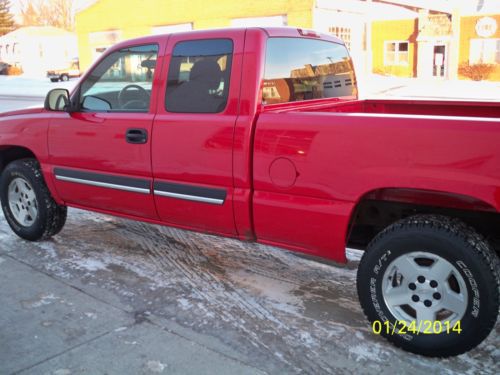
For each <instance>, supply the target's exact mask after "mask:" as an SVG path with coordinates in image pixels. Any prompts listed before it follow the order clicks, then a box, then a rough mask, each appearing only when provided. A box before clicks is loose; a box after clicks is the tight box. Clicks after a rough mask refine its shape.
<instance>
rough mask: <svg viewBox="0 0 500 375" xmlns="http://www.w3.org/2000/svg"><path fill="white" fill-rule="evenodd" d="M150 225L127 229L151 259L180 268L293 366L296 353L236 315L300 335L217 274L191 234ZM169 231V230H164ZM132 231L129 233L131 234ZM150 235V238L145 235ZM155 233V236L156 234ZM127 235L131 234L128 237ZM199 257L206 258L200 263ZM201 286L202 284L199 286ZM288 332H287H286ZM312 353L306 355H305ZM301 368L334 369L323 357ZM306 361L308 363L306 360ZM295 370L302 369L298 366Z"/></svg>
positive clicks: (201, 292)
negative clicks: (271, 343) (272, 343)
mask: <svg viewBox="0 0 500 375" xmlns="http://www.w3.org/2000/svg"><path fill="white" fill-rule="evenodd" d="M158 229H159V228H154V229H153V231H152V228H151V226H150V225H147V224H143V223H139V222H135V223H130V226H129V227H128V229H127V230H128V231H132V232H133V233H134V234H135V237H134V238H135V240H138V242H139V244H140V245H141V247H142V248H143V249H144V250H146V251H147V252H148V255H149V257H150V259H151V260H152V261H153V262H155V263H156V264H157V265H158V266H159V267H165V266H167V267H166V268H167V269H166V270H164V272H165V274H166V275H168V272H169V268H170V267H169V266H171V265H173V266H174V267H175V268H176V269H177V270H180V271H181V273H182V274H183V275H184V276H185V277H186V279H187V281H188V282H189V283H190V285H191V286H192V288H193V291H194V292H195V295H197V296H201V297H202V298H203V299H204V301H205V303H207V304H209V305H210V308H212V309H216V310H217V315H222V316H223V317H224V318H225V319H226V320H227V321H228V322H233V323H234V324H235V325H236V326H238V328H239V329H240V330H242V331H244V333H245V334H247V335H250V336H251V337H252V338H253V340H252V345H254V346H255V345H258V346H259V347H264V348H265V349H266V350H267V351H269V352H270V353H271V354H273V355H274V356H275V357H277V358H279V359H280V360H281V361H283V362H285V363H286V364H288V365H292V363H293V362H291V361H293V360H294V359H296V358H295V355H294V353H292V352H291V351H289V348H288V347H285V348H283V350H282V352H284V353H281V355H276V354H275V353H274V351H272V350H271V348H270V347H269V346H268V345H266V344H265V343H264V342H263V341H264V339H263V338H262V337H259V335H258V334H257V332H254V331H253V330H251V329H249V328H247V327H246V326H245V325H243V324H241V323H240V322H239V321H238V319H237V318H235V316H237V317H238V318H240V319H241V317H242V316H247V317H246V319H245V321H248V320H255V319H257V320H258V321H259V327H260V328H262V325H263V324H264V327H265V329H264V331H266V334H268V333H272V334H274V335H276V336H277V337H280V336H281V337H283V338H284V339H285V341H286V342H288V343H292V344H293V343H294V342H300V341H301V339H302V338H301V337H300V334H297V333H296V332H294V330H292V329H290V328H289V327H287V325H286V324H285V323H283V322H282V321H281V320H280V319H279V318H278V317H276V316H275V315H274V314H273V313H272V312H271V311H269V310H268V309H266V308H264V307H263V306H262V305H260V304H259V303H257V301H255V299H254V298H253V297H252V296H249V295H246V294H245V293H244V292H241V291H238V288H237V287H236V286H235V285H233V284H232V283H231V281H230V280H229V279H228V278H227V277H224V275H221V274H216V273H214V269H215V270H217V268H218V267H213V264H212V263H213V262H212V261H211V260H210V258H208V257H206V256H204V255H203V250H202V248H201V246H200V245H198V243H195V242H194V241H193V240H191V238H192V236H190V235H187V236H186V235H184V233H183V232H181V231H178V230H169V229H168V228H167V230H158ZM165 232H167V233H165ZM128 234H129V233H128ZM145 234H146V235H147V237H146V236H145ZM153 234H154V235H153ZM190 237H191V238H190ZM127 238H128V236H127ZM200 260H203V261H202V262H200ZM200 286H202V287H201V288H200ZM228 301H229V302H230V303H231V305H232V307H233V308H236V309H238V311H237V313H236V314H234V313H230V312H229V311H228V308H227V304H228ZM284 332H286V334H285V335H283V333H284ZM309 356H310V355H309V354H307V355H306V357H309ZM301 362H302V363H301V368H302V369H303V370H304V369H306V368H305V366H304V365H307V371H308V372H309V371H311V372H314V373H321V372H329V371H331V370H332V369H331V368H330V366H329V365H328V364H327V363H324V362H323V361H322V360H321V358H320V357H318V356H314V358H307V360H306V361H304V358H303V359H302V361H301ZM304 362H305V363H304ZM293 367H295V369H296V370H299V369H298V368H297V367H296V366H293Z"/></svg>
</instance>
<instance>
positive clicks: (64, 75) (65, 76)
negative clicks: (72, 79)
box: [60, 74, 69, 82]
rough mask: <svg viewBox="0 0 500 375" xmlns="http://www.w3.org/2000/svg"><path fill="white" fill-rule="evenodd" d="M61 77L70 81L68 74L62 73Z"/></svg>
mask: <svg viewBox="0 0 500 375" xmlns="http://www.w3.org/2000/svg"><path fill="white" fill-rule="evenodd" d="M60 79H61V81H62V82H67V81H69V76H68V75H67V74H63V75H61V77H60Z"/></svg>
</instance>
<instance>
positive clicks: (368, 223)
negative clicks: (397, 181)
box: [347, 192, 500, 256]
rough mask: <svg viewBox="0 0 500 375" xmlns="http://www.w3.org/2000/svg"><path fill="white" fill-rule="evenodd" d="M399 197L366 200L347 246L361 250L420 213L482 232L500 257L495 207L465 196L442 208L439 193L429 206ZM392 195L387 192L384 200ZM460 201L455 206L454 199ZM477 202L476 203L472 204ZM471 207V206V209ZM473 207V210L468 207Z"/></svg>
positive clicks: (498, 217)
mask: <svg viewBox="0 0 500 375" xmlns="http://www.w3.org/2000/svg"><path fill="white" fill-rule="evenodd" d="M425 194H426V198H429V197H431V194H432V193H430V192H425ZM396 196H400V195H399V192H398V194H396V195H393V196H392V199H380V198H381V196H380V194H378V197H377V194H370V195H368V196H366V197H365V198H364V199H362V200H361V201H360V202H359V203H358V205H357V207H356V211H355V213H354V214H353V216H352V218H351V223H350V231H349V236H348V239H347V246H348V247H353V248H357V249H365V248H366V246H367V245H368V244H369V242H370V241H371V240H372V239H373V238H374V237H375V236H376V235H377V234H378V233H379V232H380V231H382V230H383V229H384V228H386V227H388V226H389V225H391V224H392V223H394V222H396V221H398V220H400V219H404V218H406V217H409V216H413V215H418V214H435V215H444V216H448V217H452V218H457V219H460V220H462V221H463V222H465V223H466V224H468V225H469V226H471V227H473V228H474V229H476V230H477V231H478V232H479V233H481V234H482V235H483V236H485V237H486V239H487V240H488V241H489V242H490V244H491V245H492V246H493V247H494V248H495V250H496V252H497V255H499V256H500V231H499V229H498V228H500V213H498V212H497V211H496V210H495V209H494V208H493V207H490V206H488V205H487V204H486V203H484V202H478V201H474V200H471V198H467V197H466V198H467V199H466V200H463V199H462V197H461V196H453V195H449V196H448V198H449V200H448V202H447V203H446V204H447V206H446V207H443V206H438V205H433V204H431V203H432V202H433V201H437V199H441V200H440V201H442V195H441V194H440V193H438V194H437V196H435V197H434V198H433V199H432V198H431V199H426V200H423V202H425V204H416V203H412V202H405V201H403V200H399V199H398V200H396V198H395V197H396ZM388 197H389V195H388V194H387V193H385V196H384V198H388ZM415 197H418V192H416V193H415V195H414V196H413V199H414V200H415V201H417V200H418V199H415ZM454 199H455V200H456V202H454V203H453V204H451V203H450V202H452V201H453V200H454ZM472 201H474V202H475V203H474V204H470V202H472ZM468 205H469V206H468ZM467 207H469V208H467Z"/></svg>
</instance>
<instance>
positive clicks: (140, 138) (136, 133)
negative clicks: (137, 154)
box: [125, 128, 148, 144]
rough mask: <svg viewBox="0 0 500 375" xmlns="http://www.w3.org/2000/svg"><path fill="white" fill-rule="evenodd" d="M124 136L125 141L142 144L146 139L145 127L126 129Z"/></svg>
mask: <svg viewBox="0 0 500 375" xmlns="http://www.w3.org/2000/svg"><path fill="white" fill-rule="evenodd" d="M125 138H126V140H127V143H132V144H144V143H146V142H147V141H148V132H147V130H146V129H137V128H134V129H127V134H126V136H125Z"/></svg>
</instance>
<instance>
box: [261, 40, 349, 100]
mask: <svg viewBox="0 0 500 375" xmlns="http://www.w3.org/2000/svg"><path fill="white" fill-rule="evenodd" d="M262 91H263V98H262V100H263V103H264V104H274V103H285V102H294V101H300V100H308V99H321V98H332V97H342V96H355V95H356V94H357V92H356V82H355V79H354V70H353V66H352V62H351V59H350V58H349V54H348V52H347V49H346V47H345V46H343V45H341V44H337V43H333V42H326V41H323V40H314V39H300V38H270V39H269V40H268V42H267V51H266V67H265V73H264V87H263V90H262Z"/></svg>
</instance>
